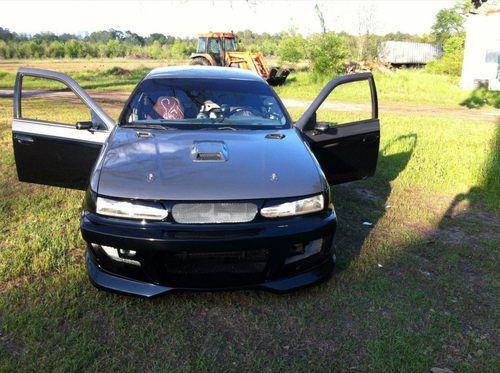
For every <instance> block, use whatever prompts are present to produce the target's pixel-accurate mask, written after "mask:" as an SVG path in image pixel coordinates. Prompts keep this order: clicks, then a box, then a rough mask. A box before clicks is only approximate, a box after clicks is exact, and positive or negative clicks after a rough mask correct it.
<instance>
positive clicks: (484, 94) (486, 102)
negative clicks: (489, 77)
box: [460, 87, 500, 109]
mask: <svg viewBox="0 0 500 373" xmlns="http://www.w3.org/2000/svg"><path fill="white" fill-rule="evenodd" d="M460 105H462V106H465V107H468V108H469V109H479V108H481V107H483V106H491V107H494V108H495V109H500V91H489V90H487V89H486V88H484V87H480V88H476V89H475V90H473V91H472V92H471V94H470V95H469V97H467V98H466V99H465V100H464V101H462V102H461V103H460Z"/></svg>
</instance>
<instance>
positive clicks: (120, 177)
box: [97, 127, 324, 201]
mask: <svg viewBox="0 0 500 373" xmlns="http://www.w3.org/2000/svg"><path fill="white" fill-rule="evenodd" d="M144 132H145V131H142V130H138V129H132V128H121V127H119V128H117V129H116V130H115V132H114V133H113V134H112V135H111V137H110V139H109V140H108V143H107V146H106V150H105V153H104V155H103V159H102V163H101V167H100V176H99V184H98V190H97V192H98V194H100V195H105V196H110V197H120V198H134V199H135V198H136V199H153V200H190V201H200V200H241V199H262V198H281V197H293V196H303V195H308V194H314V193H320V192H322V191H323V190H324V182H323V177H322V174H321V171H320V170H319V166H318V165H317V162H316V160H315V159H314V157H313V156H312V154H311V152H310V150H309V148H308V147H307V146H306V145H305V144H304V142H303V140H302V139H301V137H300V136H299V134H298V133H297V131H296V130H295V129H293V128H292V129H288V130H280V131H264V130H238V131H230V130H211V131H210V130H208V131H204V130H203V131H200V130H186V131H181V130H152V131H149V130H148V131H146V133H144ZM147 133H149V134H150V136H148V135H147ZM270 133H280V134H282V135H285V136H284V137H283V138H281V139H279V138H267V137H266V135H268V134H270Z"/></svg>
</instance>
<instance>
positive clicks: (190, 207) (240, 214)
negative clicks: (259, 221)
mask: <svg viewBox="0 0 500 373" xmlns="http://www.w3.org/2000/svg"><path fill="white" fill-rule="evenodd" d="M256 214H257V206H256V205H255V204H253V203H233V202H221V203H178V204H176V205H174V207H173V208H172V217H173V218H174V220H175V221H176V222H178V223H183V224H219V223H246V222H249V221H252V220H253V219H254V218H255V215H256Z"/></svg>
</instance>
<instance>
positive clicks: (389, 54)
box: [378, 41, 443, 66]
mask: <svg viewBox="0 0 500 373" xmlns="http://www.w3.org/2000/svg"><path fill="white" fill-rule="evenodd" d="M442 55H443V47H442V45H440V44H438V45H434V44H429V43H415V42H408V41H383V42H381V43H380V44H379V46H378V58H379V60H380V61H382V62H385V63H390V64H391V65H393V66H402V65H410V66H412V65H413V66H415V65H416V66H421V65H425V64H427V62H429V61H433V60H438V59H440V58H441V56H442Z"/></svg>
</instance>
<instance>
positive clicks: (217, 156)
mask: <svg viewBox="0 0 500 373" xmlns="http://www.w3.org/2000/svg"><path fill="white" fill-rule="evenodd" d="M196 160H197V161H223V160H224V156H223V155H222V153H220V152H217V153H207V152H205V153H196Z"/></svg>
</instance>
